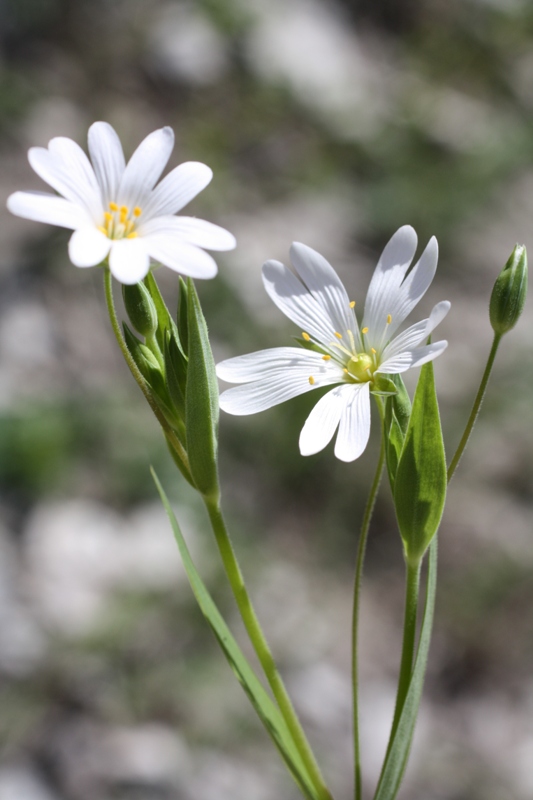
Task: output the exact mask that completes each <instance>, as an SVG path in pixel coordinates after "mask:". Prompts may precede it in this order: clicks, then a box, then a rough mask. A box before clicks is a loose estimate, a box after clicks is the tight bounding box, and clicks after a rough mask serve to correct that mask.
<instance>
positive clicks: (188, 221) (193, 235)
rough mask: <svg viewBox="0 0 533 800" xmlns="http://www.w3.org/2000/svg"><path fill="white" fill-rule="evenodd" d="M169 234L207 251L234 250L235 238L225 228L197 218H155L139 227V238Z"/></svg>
mask: <svg viewBox="0 0 533 800" xmlns="http://www.w3.org/2000/svg"><path fill="white" fill-rule="evenodd" d="M151 233H168V234H171V235H173V236H177V237H178V238H180V239H182V240H183V241H184V242H188V243H189V244H193V245H195V246H196V247H205V248H206V249H207V250H233V248H234V247H235V245H236V242H235V237H234V236H233V234H232V233H230V232H229V231H227V230H226V229H225V228H220V227H219V226H218V225H213V223H212V222H206V221H205V220H203V219H196V217H171V216H164V217H155V218H154V219H151V220H149V222H146V223H144V224H142V225H140V226H139V236H147V235H149V234H151Z"/></svg>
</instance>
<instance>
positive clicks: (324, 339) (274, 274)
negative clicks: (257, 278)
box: [263, 261, 336, 355]
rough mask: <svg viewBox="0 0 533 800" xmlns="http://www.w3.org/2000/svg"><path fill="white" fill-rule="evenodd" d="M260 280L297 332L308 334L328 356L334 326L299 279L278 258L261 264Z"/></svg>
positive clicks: (332, 350)
mask: <svg viewBox="0 0 533 800" xmlns="http://www.w3.org/2000/svg"><path fill="white" fill-rule="evenodd" d="M263 283H264V285H265V289H266V290H267V292H268V294H269V295H270V298H271V299H272V300H273V301H274V303H275V304H276V305H277V307H278V308H279V309H280V310H281V311H283V313H284V314H285V315H286V316H287V317H288V318H289V319H290V320H292V322H294V323H295V324H296V325H298V327H299V328H300V330H301V331H303V332H305V333H308V334H309V335H310V336H311V337H312V338H313V339H315V340H316V341H317V342H319V343H320V344H321V345H322V346H324V348H325V349H327V350H328V351H329V352H330V353H331V354H332V355H335V354H336V350H335V348H332V346H331V345H332V342H334V341H335V328H334V326H333V322H332V320H331V319H330V318H329V316H328V315H327V313H326V311H325V310H324V308H323V306H321V305H320V303H318V301H317V300H316V299H315V298H314V297H313V295H312V294H311V293H310V292H309V291H308V290H307V287H306V286H304V284H303V283H302V282H301V280H300V279H299V278H297V277H296V275H294V273H292V272H291V271H290V269H287V267H285V266H284V265H283V264H282V263H281V262H280V261H267V262H266V263H265V264H263Z"/></svg>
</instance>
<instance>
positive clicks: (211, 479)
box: [185, 278, 219, 497]
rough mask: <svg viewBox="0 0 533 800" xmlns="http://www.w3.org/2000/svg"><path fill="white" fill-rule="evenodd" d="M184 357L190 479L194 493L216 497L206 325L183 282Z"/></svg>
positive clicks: (213, 383)
mask: <svg viewBox="0 0 533 800" xmlns="http://www.w3.org/2000/svg"><path fill="white" fill-rule="evenodd" d="M187 313H188V322H189V324H188V340H189V341H188V355H189V364H188V370H187V387H186V390H185V420H186V428H187V453H188V456H189V465H190V470H191V475H192V477H193V479H194V482H195V484H196V486H197V488H198V490H199V491H200V492H201V493H202V494H203V495H205V496H206V497H207V496H212V497H214V496H217V495H218V492H219V488H218V468H217V450H218V384H217V379H216V373H215V362H214V360H213V353H212V352H211V346H210V344H209V336H208V332H207V325H206V322H205V318H204V315H203V313H202V309H201V306H200V301H199V299H198V295H197V294H196V289H195V287H194V283H193V282H192V280H191V279H190V278H189V279H188V281H187Z"/></svg>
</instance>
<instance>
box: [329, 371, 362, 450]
mask: <svg viewBox="0 0 533 800" xmlns="http://www.w3.org/2000/svg"><path fill="white" fill-rule="evenodd" d="M343 388H344V387H343ZM353 389H354V390H355V391H353V392H352V393H351V394H350V395H349V398H348V402H347V403H346V405H345V407H344V410H343V412H342V416H341V420H340V424H339V432H338V434H337V441H336V442H335V455H336V456H337V458H339V459H340V460H341V461H355V459H356V458H359V456H360V455H361V453H362V452H363V451H364V449H365V447H366V446H367V444H368V437H369V436H370V384H369V383H361V384H359V385H356V386H354V387H353Z"/></svg>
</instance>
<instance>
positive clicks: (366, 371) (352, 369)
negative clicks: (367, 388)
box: [345, 353, 375, 382]
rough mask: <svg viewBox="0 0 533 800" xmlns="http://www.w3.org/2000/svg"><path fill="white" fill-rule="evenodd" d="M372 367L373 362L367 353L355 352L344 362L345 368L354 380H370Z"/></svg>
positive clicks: (373, 365) (373, 366)
mask: <svg viewBox="0 0 533 800" xmlns="http://www.w3.org/2000/svg"><path fill="white" fill-rule="evenodd" d="M373 368H375V364H374V361H373V360H372V358H371V357H370V356H369V355H368V353H356V354H355V355H353V356H351V358H350V359H349V361H347V362H346V367H345V370H346V373H347V374H348V375H351V377H352V378H355V379H356V381H360V382H363V381H370V380H372V375H373Z"/></svg>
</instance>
